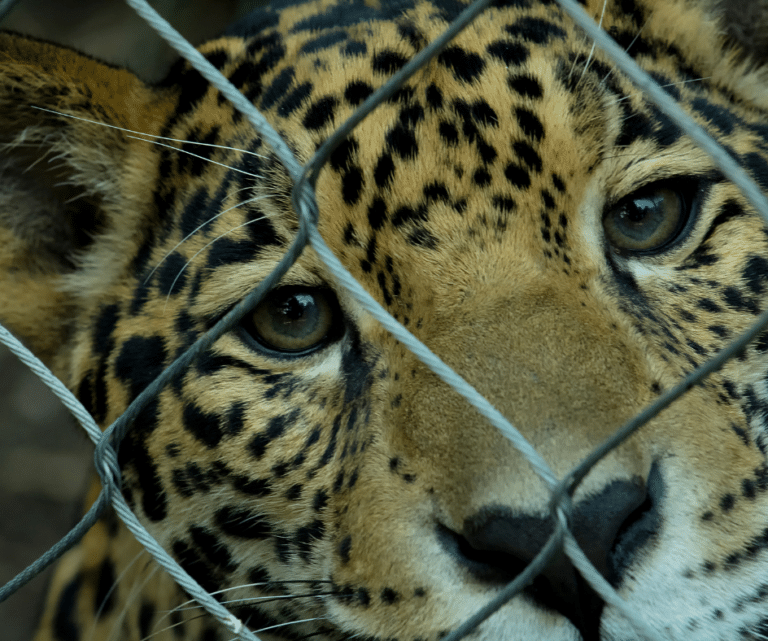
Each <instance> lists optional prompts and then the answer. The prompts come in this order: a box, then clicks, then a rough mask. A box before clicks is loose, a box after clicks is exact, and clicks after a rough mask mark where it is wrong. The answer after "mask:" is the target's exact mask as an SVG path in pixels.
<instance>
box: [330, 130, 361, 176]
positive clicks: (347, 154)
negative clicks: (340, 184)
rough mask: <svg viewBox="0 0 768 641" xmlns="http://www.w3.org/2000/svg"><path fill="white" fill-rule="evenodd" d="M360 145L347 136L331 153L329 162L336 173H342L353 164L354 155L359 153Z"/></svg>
mask: <svg viewBox="0 0 768 641" xmlns="http://www.w3.org/2000/svg"><path fill="white" fill-rule="evenodd" d="M358 148H359V145H358V144H357V140H355V139H354V138H351V137H349V136H347V137H346V138H345V139H344V140H342V141H341V142H340V143H339V144H338V145H337V147H336V149H334V150H333V151H332V152H331V155H330V157H329V158H328V162H329V164H330V165H331V167H332V168H333V169H334V170H335V171H342V170H344V169H346V168H347V167H349V165H351V164H352V159H353V156H354V154H355V153H356V152H357V150H358Z"/></svg>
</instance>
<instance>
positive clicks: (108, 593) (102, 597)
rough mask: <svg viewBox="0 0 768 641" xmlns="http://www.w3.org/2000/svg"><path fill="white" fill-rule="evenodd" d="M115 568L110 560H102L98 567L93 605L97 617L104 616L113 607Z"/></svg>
mask: <svg viewBox="0 0 768 641" xmlns="http://www.w3.org/2000/svg"><path fill="white" fill-rule="evenodd" d="M115 587H116V586H115V566H114V564H113V563H112V561H111V560H110V559H104V560H103V561H102V562H101V565H100V566H99V579H98V582H97V584H96V595H95V597H94V598H95V604H96V609H97V610H98V611H99V616H105V615H107V614H109V613H110V612H111V611H112V608H114V607H115V592H114V591H113V588H115Z"/></svg>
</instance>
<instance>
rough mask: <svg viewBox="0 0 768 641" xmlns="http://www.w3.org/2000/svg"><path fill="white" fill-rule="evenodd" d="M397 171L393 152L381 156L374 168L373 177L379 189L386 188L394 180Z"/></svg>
mask: <svg viewBox="0 0 768 641" xmlns="http://www.w3.org/2000/svg"><path fill="white" fill-rule="evenodd" d="M394 173H395V163H394V162H393V160H392V154H390V153H389V152H387V153H384V154H382V155H381V156H380V157H379V160H378V162H377V163H376V167H375V168H374V170H373V179H374V181H375V182H376V186H377V187H378V188H379V189H384V188H385V187H387V186H388V185H389V183H390V182H391V181H392V177H393V176H394Z"/></svg>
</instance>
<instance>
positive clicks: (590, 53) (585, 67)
mask: <svg viewBox="0 0 768 641" xmlns="http://www.w3.org/2000/svg"><path fill="white" fill-rule="evenodd" d="M607 5H608V0H603V10H602V11H601V12H600V22H598V23H597V26H598V27H600V28H602V26H603V18H604V17H605V7H606V6H607ZM596 46H597V45H596V44H595V42H594V41H593V42H592V48H591V49H590V50H589V55H588V56H587V62H586V63H584V68H583V69H582V70H581V75H580V76H579V80H578V81H577V82H576V88H577V89H578V87H579V84H580V83H581V79H582V78H583V77H584V74H585V73H587V69H589V63H590V62H592V56H593V55H594V53H595V47H596Z"/></svg>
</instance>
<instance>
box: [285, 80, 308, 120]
mask: <svg viewBox="0 0 768 641" xmlns="http://www.w3.org/2000/svg"><path fill="white" fill-rule="evenodd" d="M311 93H312V83H311V82H304V83H302V84H300V85H299V86H298V87H296V88H295V89H294V90H293V91H291V93H289V94H288V95H287V96H286V97H285V98H283V100H282V102H281V103H280V105H279V106H278V108H277V113H278V115H279V116H280V117H282V118H287V117H288V116H290V115H291V114H292V113H293V112H294V111H296V110H297V109H298V108H299V107H300V106H301V105H302V103H303V102H304V101H305V100H306V99H307V98H309V95H310V94H311Z"/></svg>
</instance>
